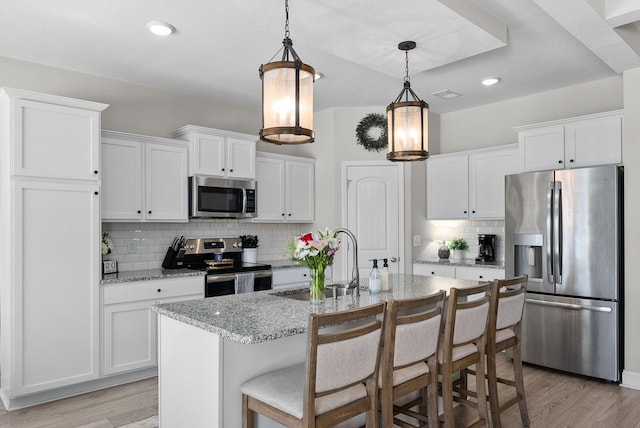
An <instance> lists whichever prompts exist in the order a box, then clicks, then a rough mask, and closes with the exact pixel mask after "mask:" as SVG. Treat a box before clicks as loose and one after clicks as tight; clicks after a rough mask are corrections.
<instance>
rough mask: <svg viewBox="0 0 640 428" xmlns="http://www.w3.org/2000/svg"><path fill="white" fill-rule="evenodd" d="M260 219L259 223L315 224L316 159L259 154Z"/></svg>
mask: <svg viewBox="0 0 640 428" xmlns="http://www.w3.org/2000/svg"><path fill="white" fill-rule="evenodd" d="M256 180H257V182H258V216H257V217H256V218H254V219H253V221H255V222H270V223H273V222H276V223H279V222H291V223H312V222H313V221H314V219H315V160H314V159H309V158H303V157H297V156H285V155H277V154H273V153H262V152H258V154H257V156H256Z"/></svg>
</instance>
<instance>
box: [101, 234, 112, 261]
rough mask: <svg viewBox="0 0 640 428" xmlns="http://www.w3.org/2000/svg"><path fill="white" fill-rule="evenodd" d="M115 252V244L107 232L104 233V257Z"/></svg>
mask: <svg viewBox="0 0 640 428" xmlns="http://www.w3.org/2000/svg"><path fill="white" fill-rule="evenodd" d="M112 251H113V242H112V241H111V238H110V237H109V234H108V233H107V232H102V256H103V257H104V256H106V255H107V254H111V252H112Z"/></svg>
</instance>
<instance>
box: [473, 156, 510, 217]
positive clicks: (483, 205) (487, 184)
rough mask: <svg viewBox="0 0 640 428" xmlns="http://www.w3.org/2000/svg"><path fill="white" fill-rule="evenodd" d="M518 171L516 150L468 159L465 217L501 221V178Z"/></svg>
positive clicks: (502, 188) (502, 193) (502, 187)
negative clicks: (467, 208) (466, 213)
mask: <svg viewBox="0 0 640 428" xmlns="http://www.w3.org/2000/svg"><path fill="white" fill-rule="evenodd" d="M517 172H519V171H518V152H517V150H516V149H509V150H496V151H492V152H485V153H475V154H472V155H470V156H469V208H470V210H471V211H470V212H469V218H483V219H487V218H504V177H505V175H508V174H515V173H517Z"/></svg>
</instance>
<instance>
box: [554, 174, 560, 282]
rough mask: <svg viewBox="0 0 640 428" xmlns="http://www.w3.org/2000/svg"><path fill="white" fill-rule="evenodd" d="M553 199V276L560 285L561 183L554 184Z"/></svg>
mask: <svg viewBox="0 0 640 428" xmlns="http://www.w3.org/2000/svg"><path fill="white" fill-rule="evenodd" d="M554 187H555V191H554V197H553V199H554V200H553V227H554V231H553V258H554V267H553V274H554V277H555V283H556V284H562V182H561V181H556V182H555V186H554Z"/></svg>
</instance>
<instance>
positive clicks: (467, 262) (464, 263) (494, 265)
mask: <svg viewBox="0 0 640 428" xmlns="http://www.w3.org/2000/svg"><path fill="white" fill-rule="evenodd" d="M413 263H424V264H429V265H440V266H460V267H477V268H489V269H504V260H498V261H495V262H486V263H476V261H475V259H462V260H453V259H447V260H440V259H437V258H433V259H422V260H414V261H413Z"/></svg>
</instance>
